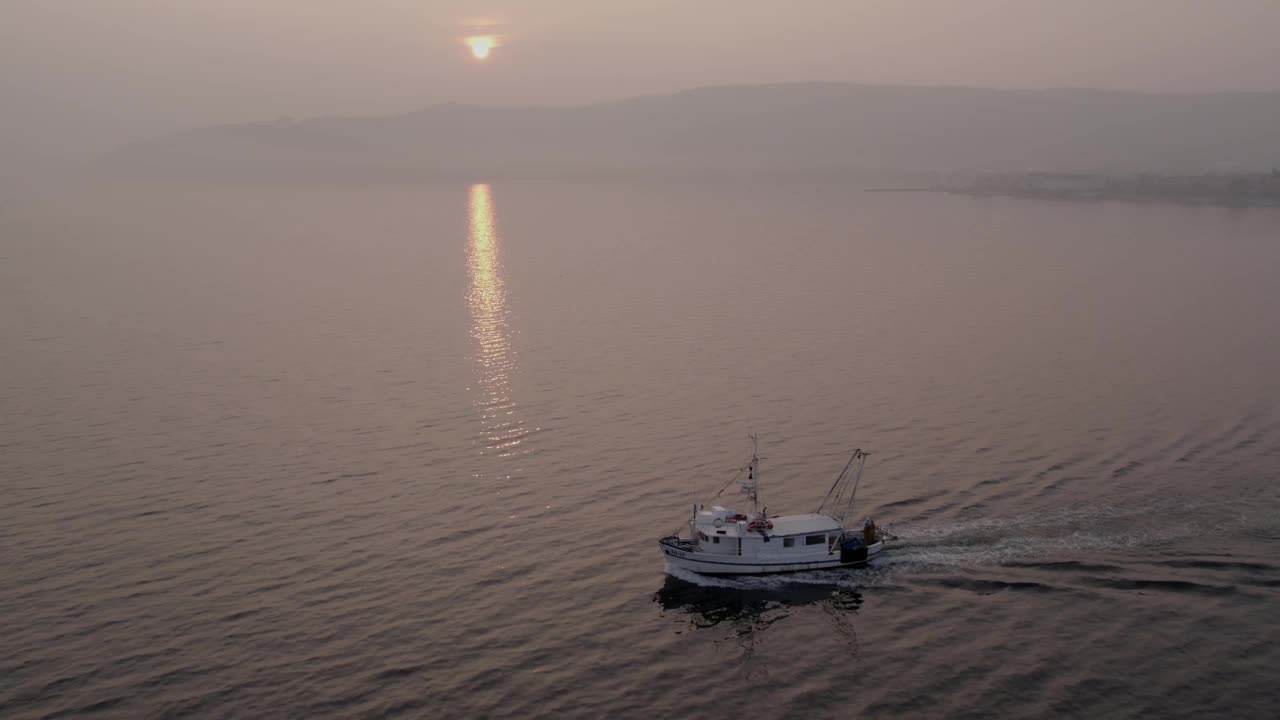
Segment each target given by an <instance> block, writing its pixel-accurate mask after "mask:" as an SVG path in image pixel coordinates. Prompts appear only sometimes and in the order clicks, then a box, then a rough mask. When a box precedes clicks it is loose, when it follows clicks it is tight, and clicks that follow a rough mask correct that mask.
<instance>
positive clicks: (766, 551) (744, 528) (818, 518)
mask: <svg viewBox="0 0 1280 720" xmlns="http://www.w3.org/2000/svg"><path fill="white" fill-rule="evenodd" d="M690 525H691V528H690V530H691V531H692V532H691V536H692V540H693V543H694V544H695V545H696V547H697V551H698V552H703V553H708V554H710V555H730V556H741V557H776V558H778V559H785V558H794V559H796V560H800V559H802V558H813V557H825V556H827V555H829V554H830V553H831V552H832V551H833V550H834V549H835V548H836V546H837V544H838V543H839V542H840V539H841V538H842V537H843V536H844V529H843V528H842V527H840V522H839V521H838V520H836V519H835V518H833V517H829V516H827V515H820V514H818V513H805V514H801V515H774V516H765V515H764V514H763V513H754V514H751V515H746V514H743V513H739V512H737V511H735V510H732V509H729V508H724V507H721V506H719V505H716V506H713V507H712V508H711V509H709V510H699V511H698V512H697V514H696V515H695V516H694V519H693V521H692V522H691V523H690Z"/></svg>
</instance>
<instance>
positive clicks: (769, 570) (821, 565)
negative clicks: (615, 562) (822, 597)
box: [658, 540, 884, 575]
mask: <svg viewBox="0 0 1280 720" xmlns="http://www.w3.org/2000/svg"><path fill="white" fill-rule="evenodd" d="M658 544H659V545H660V546H661V547H662V552H663V555H664V557H665V558H666V563H667V569H668V570H671V569H672V568H679V569H681V570H687V571H690V572H695V573H698V574H700V575H772V574H775V573H792V572H805V571H808V570H830V569H835V568H845V567H861V566H864V565H866V564H867V560H858V561H856V562H848V563H845V562H840V553H839V551H837V552H836V553H834V554H831V555H828V556H827V557H826V558H822V559H816V560H807V561H797V562H785V561H771V560H765V559H756V558H743V557H734V556H724V555H711V556H710V557H708V555H710V554H709V553H701V552H697V551H688V550H683V549H680V548H678V547H673V546H672V545H670V544H668V543H664V542H661V541H659V543H658ZM883 549H884V541H883V540H881V541H879V542H876V543H874V544H872V545H869V546H868V547H867V559H870V558H872V557H875V556H876V555H877V554H879V553H880V551H881V550H883Z"/></svg>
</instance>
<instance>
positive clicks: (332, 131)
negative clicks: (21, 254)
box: [104, 82, 1280, 179]
mask: <svg viewBox="0 0 1280 720" xmlns="http://www.w3.org/2000/svg"><path fill="white" fill-rule="evenodd" d="M1276 165H1280V93H1234V92H1233V93H1211V94H1164V93H1144V92H1127V91H1116V90H1090V89H1084V88H1056V89H1045V90H1004V89H993V88H971V87H959V86H895V85H866V84H853V83H825V82H816V83H774V84H768V85H718V86H717V85H712V86H703V87H696V88H689V89H687V90H682V91H679V92H676V93H671V94H660V95H643V96H636V97H630V98H623V99H619V100H610V101H603V102H595V103H587V104H580V105H476V104H462V103H440V104H435V105H430V106H426V107H423V108H419V109H416V110H410V111H406V112H403V113H397V114H392V115H384V116H364V117H359V116H357V117H350V116H346V117H343V116H324V117H317V118H311V119H304V120H298V121H294V120H289V119H282V120H276V121H265V122H256V123H240V124H228V125H217V126H211V127H206V128H196V129H192V130H188V131H184V132H181V133H176V134H173V135H169V136H165V137H162V138H157V139H154V140H149V141H146V142H142V143H134V144H132V145H128V146H125V147H124V148H121V149H119V150H117V151H115V152H113V153H111V154H110V155H109V156H108V158H107V159H106V162H105V163H104V167H105V168H108V169H109V170H110V171H112V172H122V173H126V174H143V175H158V176H186V177H205V178H224V179H238V178H284V179H289V178H307V177H316V178H328V179H341V178H344V177H353V178H354V177H362V178H364V177H378V176H382V175H385V176H391V177H422V178H430V177H455V176H507V175H515V176H560V175H566V174H575V175H576V174H585V175H590V174H595V173H598V174H624V175H625V174H650V173H656V174H685V173H725V174H758V173H770V172H781V173H804V172H819V173H832V172H836V173H839V172H845V173H855V174H856V173H874V172H884V171H891V172H917V173H919V172H944V173H946V172H1002V171H1025V170H1029V169H1036V170H1054V171H1091V172H1107V171H1135V170H1153V171H1206V170H1214V169H1229V170H1260V169H1267V168H1270V167H1274V166H1276Z"/></svg>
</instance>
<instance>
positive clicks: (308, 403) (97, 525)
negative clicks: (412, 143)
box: [0, 182, 1280, 718]
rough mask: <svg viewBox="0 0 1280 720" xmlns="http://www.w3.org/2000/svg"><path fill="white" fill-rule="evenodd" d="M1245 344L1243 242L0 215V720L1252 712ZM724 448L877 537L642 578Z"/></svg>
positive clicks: (127, 205)
mask: <svg viewBox="0 0 1280 720" xmlns="http://www.w3.org/2000/svg"><path fill="white" fill-rule="evenodd" d="M1278 318H1280V211H1276V210H1229V209H1215V208H1187V207H1175V206H1156V205H1149V206H1145V205H1131V204H1118V203H1099V204H1070V203H1058V202H1041V201H1018V200H1009V199H978V198H964V197H949V196H940V195H920V194H909V195H907V194H902V195H895V194H867V193H862V192H860V191H858V190H857V189H856V188H853V187H847V186H841V185H830V184H822V183H816V182H815V183H803V182H788V183H759V184H751V183H729V184H719V185H717V184H713V183H699V182H680V183H657V182H652V183H626V182H616V183H605V184H591V183H585V182H584V183H552V182H545V183H539V182H525V183H493V184H490V185H471V186H468V185H465V184H459V185H454V184H436V185H398V186H396V185H393V186H379V187H359V188H353V187H337V186H335V187H239V188H228V187H163V188H162V187H154V186H153V187H139V186H132V187H102V188H93V189H83V190H81V191H78V192H76V193H74V194H73V195H68V196H63V197H59V198H54V199H48V198H46V199H43V200H39V201H34V200H33V201H31V202H23V203H18V202H16V201H6V203H5V205H4V206H3V211H2V212H0V339H2V341H0V493H2V495H0V497H2V501H0V649H2V652H0V716H3V717H5V718H38V717H62V716H71V717H78V716H89V715H93V716H98V717H129V718H133V717H139V718H150V717H178V716H182V717H203V718H232V717H280V718H286V717H297V718H319V717H334V718H350V717H362V718H363V717H370V718H372V717H438V718H443V717H454V718H463V717H522V718H577V717H606V716H608V717H618V718H632V717H635V718H661V717H713V716H721V715H738V714H744V713H746V714H756V713H763V714H764V715H767V716H769V717H784V716H786V717H804V718H826V717H854V716H866V717H992V716H1003V717H1015V716H1016V717H1040V716H1066V717H1089V718H1098V717H1107V718H1113V717H1194V718H1203V717H1208V716H1230V717H1249V718H1272V717H1276V716H1278V715H1280V683H1277V677H1278V676H1277V667H1278V666H1280V646H1278V644H1277V643H1280V604H1278V601H1280V555H1278V552H1280V487H1278V486H1277V479H1278V475H1280V320H1278ZM753 431H754V432H757V433H759V434H760V437H761V444H762V452H761V454H762V456H763V458H764V459H763V463H762V465H763V475H762V482H761V484H762V495H763V496H764V498H765V500H766V502H767V504H768V506H769V508H770V510H771V511H772V512H790V511H808V510H811V509H812V508H813V507H814V506H816V505H817V502H818V501H819V499H820V498H821V496H822V494H823V493H824V492H825V491H826V488H827V486H828V485H829V484H830V482H831V480H832V479H833V478H834V477H835V474H836V473H837V472H838V471H839V470H840V468H841V467H842V465H843V462H844V460H845V456H846V453H847V452H849V451H851V450H852V449H853V448H855V447H861V448H864V449H868V450H870V451H871V452H872V456H871V459H870V461H869V463H868V465H867V472H866V475H865V476H864V479H863V485H862V488H861V490H860V494H859V496H858V508H857V511H856V512H857V514H858V515H859V517H861V516H862V515H871V516H874V517H875V518H876V520H877V521H878V522H880V523H881V524H882V525H884V524H887V525H889V526H890V527H891V529H893V530H894V531H895V532H896V533H897V534H898V535H899V536H901V542H900V543H899V544H898V545H897V546H896V547H893V548H892V549H891V550H890V551H889V552H888V553H886V555H885V556H883V558H882V559H881V560H880V561H878V562H876V563H875V564H874V565H873V566H872V567H870V568H868V569H866V570H849V571H835V572H828V573H808V574H800V575H795V576H790V577H786V578H768V579H742V580H700V579H698V578H697V577H696V576H681V577H672V576H668V575H667V574H665V572H664V568H663V563H662V559H661V555H660V553H659V551H658V548H657V546H656V544H655V540H656V539H657V538H658V537H659V536H661V535H663V534H666V533H668V532H670V531H672V530H675V529H677V528H678V527H680V525H681V523H682V522H683V520H684V519H685V518H686V516H687V513H688V508H689V505H690V503H692V502H694V501H695V499H701V500H706V499H707V498H708V496H709V495H711V494H712V493H713V492H714V491H715V490H716V489H718V488H719V487H720V486H722V485H723V484H724V483H725V482H727V481H728V480H729V479H730V478H731V477H732V476H733V474H734V473H735V472H736V470H737V469H738V468H740V467H741V466H742V465H743V464H744V463H745V461H746V459H747V457H748V454H749V447H750V446H749V443H748V440H747V435H748V433H750V432H753ZM730 499H736V498H730Z"/></svg>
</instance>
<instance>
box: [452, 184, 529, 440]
mask: <svg viewBox="0 0 1280 720" xmlns="http://www.w3.org/2000/svg"><path fill="white" fill-rule="evenodd" d="M468 218H469V220H470V223H469V228H468V239H467V278H468V280H469V288H468V291H467V306H468V309H469V310H470V312H471V337H472V340H473V341H474V342H475V355H474V358H475V369H476V381H475V383H476V385H475V387H474V388H473V390H475V399H474V402H475V405H476V408H477V409H478V410H479V412H480V436H481V441H482V444H483V447H482V448H481V452H483V453H490V452H492V453H496V454H497V455H498V456H499V457H506V456H509V455H514V454H516V453H517V452H518V447H519V446H520V444H521V443H522V442H523V441H524V438H525V436H526V435H528V429H527V428H526V427H525V423H524V420H522V419H520V418H519V417H518V416H517V415H516V405H515V402H514V401H513V400H512V398H511V379H512V375H514V374H515V372H516V353H515V348H514V347H513V345H512V335H513V334H514V333H513V331H512V328H511V312H510V310H509V308H508V307H507V290H506V282H505V281H504V279H503V271H502V261H501V255H500V243H499V238H498V232H497V228H496V223H495V221H494V209H493V195H492V191H491V190H490V188H489V186H488V185H483V184H478V185H472V186H471V189H470V191H469V198H468Z"/></svg>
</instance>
